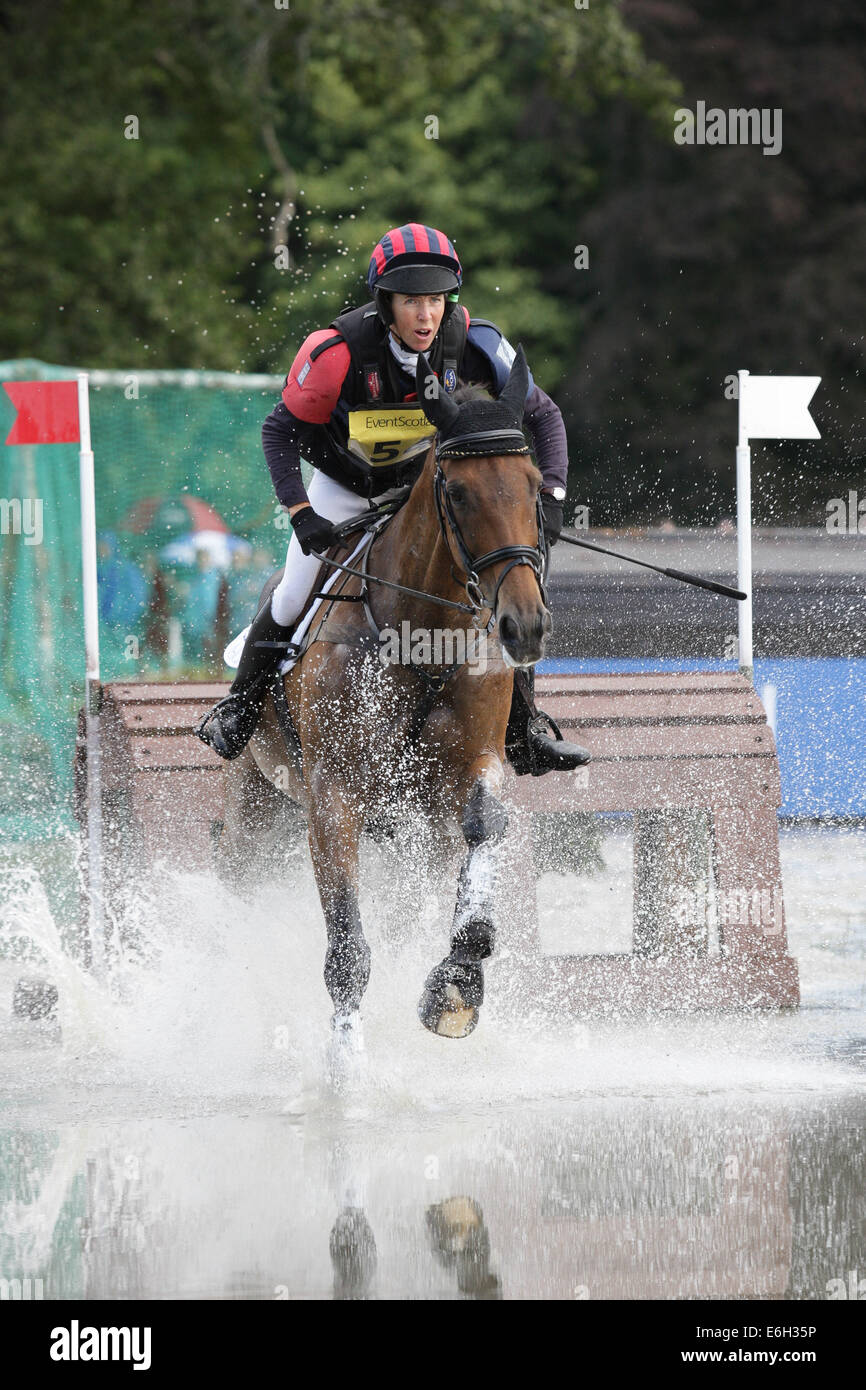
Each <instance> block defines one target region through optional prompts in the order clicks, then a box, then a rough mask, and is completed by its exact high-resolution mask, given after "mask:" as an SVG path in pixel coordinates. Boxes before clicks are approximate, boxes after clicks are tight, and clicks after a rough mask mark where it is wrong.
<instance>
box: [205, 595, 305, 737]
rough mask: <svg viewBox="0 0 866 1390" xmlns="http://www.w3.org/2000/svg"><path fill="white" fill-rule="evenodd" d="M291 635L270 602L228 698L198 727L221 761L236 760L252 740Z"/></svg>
mask: <svg viewBox="0 0 866 1390" xmlns="http://www.w3.org/2000/svg"><path fill="white" fill-rule="evenodd" d="M291 635H292V628H290V627H280V624H279V623H277V622H275V621H274V619H273V617H272V616H271V600H270V598H268V599H267V601H266V603H265V605H264V607H263V608H261V609H260V610H259V612H258V613H257V614H256V616H255V617H254V618H253V621H252V625H251V627H250V630H249V632H248V633H247V640H246V642H244V649H243V651H242V652H241V659H240V661H239V663H238V673H237V675H236V676H235V678H234V680H233V681H232V683H231V686H230V687H229V693H228V695H226V697H225V699H223V700H220V701H219V702H218V703H217V704H215V705H214V707H213V709H212V710H210V711H209V712H208V713H207V714H206V715H205V716H204V718H203V719H201V720H200V721H199V723H198V724H196V726H195V732H196V733H197V734H198V736H199V738H200V739H201V740H202V742H203V743H207V744H209V745H210V747H211V748H213V749H214V751H215V752H217V753H219V755H220V757H221V758H236V757H237V756H238V754H239V753H242V752H243V750H244V749H245V748H246V746H247V744H248V743H249V741H250V739H251V738H252V735H253V730H254V729H255V727H256V725H257V724H258V722H259V715H260V714H261V712H262V708H263V706H264V703H265V696H266V694H267V679H268V676H269V675H270V674H271V672H272V671H273V670H274V669H275V668H276V667H277V665H278V664H279V662H280V661H281V660H282V658H283V657H284V656H285V653H286V648H287V646H288V645H289V639H290V638H291Z"/></svg>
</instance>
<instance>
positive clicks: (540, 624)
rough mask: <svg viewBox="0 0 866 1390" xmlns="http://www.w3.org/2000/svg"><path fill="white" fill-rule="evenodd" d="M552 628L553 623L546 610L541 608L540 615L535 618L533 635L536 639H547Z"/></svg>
mask: <svg viewBox="0 0 866 1390" xmlns="http://www.w3.org/2000/svg"><path fill="white" fill-rule="evenodd" d="M552 627H553V621H552V619H551V617H550V613H549V612H548V610H547V609H546V608H542V610H541V612H540V613H537V614H536V616H535V635H536V637H547V636H548V635H549V633H550V630H551V628H552Z"/></svg>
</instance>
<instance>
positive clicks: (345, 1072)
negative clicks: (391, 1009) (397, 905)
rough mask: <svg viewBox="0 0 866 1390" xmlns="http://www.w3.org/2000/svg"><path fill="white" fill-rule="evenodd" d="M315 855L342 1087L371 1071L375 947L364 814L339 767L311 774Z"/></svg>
mask: <svg viewBox="0 0 866 1390" xmlns="http://www.w3.org/2000/svg"><path fill="white" fill-rule="evenodd" d="M309 785H310V792H311V797H310V813H309V838H310V853H311V855H312V860H313V868H314V871H315V875H316V884H317V886H318V889H319V898H320V901H321V903H322V909H323V911H324V914H325V928H326V931H327V936H328V949H327V953H326V955H325V984H326V986H327V989H328V993H329V994H330V996H331V1001H332V1003H333V1005H334V1016H333V1018H332V1019H331V1042H330V1047H329V1052H328V1072H329V1075H330V1079H331V1082H332V1084H333V1085H334V1086H336V1087H337V1088H340V1087H342V1086H345V1085H347V1084H350V1083H351V1082H352V1081H356V1080H359V1079H361V1078H362V1076H363V1074H364V1069H365V1052H364V1038H363V1031H362V1028H361V1015H360V1012H359V1010H360V1007H361V999H362V998H363V995H364V991H365V990H366V988H367V981H368V980H369V978H370V947H369V946H368V944H367V941H366V938H365V936H364V931H363V928H362V926H361V913H360V909H359V907H358V844H359V840H360V833H361V828H362V826H363V815H362V814H359V813H358V811H357V808H355V807H354V806H353V797H352V793H351V792H350V791H349V790H348V789H347V788H346V787H344V786H342V785H341V784H340V782H339V781H338V780H337V779H335V778H334V776H333V769H331V768H328V769H323V768H321V767H318V768H315V769H314V770H313V771H312V772H311V774H310V776H309Z"/></svg>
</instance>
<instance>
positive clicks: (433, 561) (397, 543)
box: [370, 448, 469, 628]
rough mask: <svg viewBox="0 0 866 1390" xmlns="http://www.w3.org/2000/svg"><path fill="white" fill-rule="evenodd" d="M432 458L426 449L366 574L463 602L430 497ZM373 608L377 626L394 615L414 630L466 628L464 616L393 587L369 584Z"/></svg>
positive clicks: (391, 619)
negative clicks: (418, 472)
mask: <svg viewBox="0 0 866 1390" xmlns="http://www.w3.org/2000/svg"><path fill="white" fill-rule="evenodd" d="M435 472H436V462H435V455H434V453H433V450H432V448H431V450H430V453H429V454H428V455H427V459H426V462H425V464H424V469H423V472H422V473H421V475H420V477H419V478H418V481H417V482H416V484H415V486H414V487H413V489H412V491H411V493H410V494H409V499H408V501H407V502H406V503H405V505H404V506H402V507H401V508H400V510H399V512H398V513H397V515H396V516H395V518H394V520H393V521H392V522H391V523H390V524H389V525H388V527H387V528H386V530H385V533H384V535H383V536H382V538H381V540H380V541H379V542H378V544H377V545H376V547H375V549H374V552H373V555H372V557H371V566H370V573H371V574H376V575H379V576H380V577H381V578H383V579H391V580H393V581H394V582H395V583H397V584H405V585H407V586H408V587H409V588H410V589H422V590H424V592H425V593H428V594H436V595H437V596H438V597H439V598H449V599H453V600H455V601H458V602H460V601H462V602H464V603H465V601H466V594H465V591H464V589H463V587H462V585H461V584H459V583H457V582H456V581H455V579H454V577H453V575H452V573H451V567H452V564H453V560H452V558H451V555H450V553H449V551H448V547H447V546H446V544H445V541H444V539H443V537H442V532H441V529H440V526H439V517H438V513H437V511H436V503H435V500H434V497H433V478H434V476H435ZM373 595H374V597H373V605H374V609H375V612H376V617H377V619H378V621H379V624H380V626H386V625H390V626H393V625H394V623H395V620H396V617H397V615H398V614H399V615H401V616H403V617H406V616H411V620H412V621H413V622H414V623H416V624H418V625H419V626H427V627H450V628H457V627H468V626H469V618H468V616H467V615H466V614H465V613H460V612H459V611H458V610H457V609H456V608H450V609H449V608H444V607H443V606H442V605H441V604H434V603H427V602H425V600H424V599H418V598H411V597H410V596H409V595H408V594H398V593H395V592H394V590H393V589H384V588H379V586H378V585H373Z"/></svg>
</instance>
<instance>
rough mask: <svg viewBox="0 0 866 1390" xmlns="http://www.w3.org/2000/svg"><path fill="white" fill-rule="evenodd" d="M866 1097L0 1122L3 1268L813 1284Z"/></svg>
mask: <svg viewBox="0 0 866 1390" xmlns="http://www.w3.org/2000/svg"><path fill="white" fill-rule="evenodd" d="M864 1118H866V1101H864V1099H863V1098H857V1097H848V1098H841V1097H840V1098H838V1099H837V1100H835V1101H832V1102H826V1101H824V1102H822V1101H812V1102H811V1103H809V1104H808V1105H806V1106H805V1107H804V1106H803V1105H800V1104H798V1105H796V1106H794V1105H792V1104H790V1103H789V1104H785V1103H779V1102H775V1103H774V1102H771V1101H762V1102H760V1103H755V1100H754V1097H752V1098H749V1099H748V1100H747V1099H746V1098H745V1097H744V1098H742V1100H741V1101H740V1102H738V1103H736V1104H728V1103H725V1104H720V1103H719V1102H718V1101H714V1100H712V1099H709V1098H707V1099H705V1100H703V1101H702V1100H701V1099H700V1098H697V1097H695V1098H692V1100H691V1102H690V1103H687V1104H683V1103H681V1102H671V1101H670V1100H661V1099H655V1100H648V1101H642V1100H637V1099H631V1100H627V1101H623V1100H621V1099H620V1100H619V1101H618V1102H616V1103H613V1102H605V1101H594V1102H590V1101H586V1100H585V1101H584V1102H583V1103H582V1105H581V1107H580V1113H579V1114H577V1115H576V1114H575V1113H574V1111H573V1110H571V1111H569V1110H568V1109H566V1108H565V1107H562V1108H560V1109H559V1111H558V1113H555V1112H554V1111H553V1110H552V1109H551V1107H550V1106H545V1108H544V1111H543V1112H542V1113H534V1114H532V1113H529V1114H527V1113H521V1114H509V1115H500V1116H498V1117H497V1118H496V1119H492V1118H491V1117H489V1116H487V1117H482V1116H480V1115H479V1116H476V1117H474V1118H471V1119H470V1118H464V1119H463V1120H461V1121H459V1122H454V1121H450V1120H449V1121H445V1122H443V1121H442V1120H441V1117H438V1118H437V1117H436V1116H431V1115H429V1114H428V1115H424V1114H416V1115H415V1116H413V1117H412V1118H411V1120H410V1119H409V1117H407V1116H406V1115H405V1114H402V1115H400V1116H398V1115H394V1114H392V1115H390V1116H389V1117H384V1116H382V1115H381V1114H379V1115H378V1116H377V1115H374V1114H373V1113H372V1111H371V1112H369V1113H368V1114H366V1115H364V1116H361V1115H355V1116H354V1117H353V1118H352V1119H351V1120H350V1121H348V1122H346V1121H345V1119H344V1122H343V1126H342V1128H343V1134H342V1135H341V1138H340V1140H339V1142H338V1143H335V1141H334V1139H333V1129H334V1128H335V1127H337V1128H339V1127H340V1126H335V1119H336V1117H335V1116H334V1115H332V1114H329V1113H326V1112H325V1111H324V1110H316V1109H315V1108H313V1109H312V1110H311V1111H310V1113H309V1114H307V1115H305V1116H304V1117H303V1118H300V1119H299V1117H292V1118H291V1119H288V1118H287V1117H285V1116H283V1117H275V1116H268V1115H265V1116H261V1115H258V1116H257V1115H250V1116H246V1117H241V1116H212V1117H203V1118H199V1119H197V1120H191V1121H184V1120H159V1119H150V1120H147V1121H130V1122H126V1123H121V1124H117V1125H113V1126H107V1127H102V1126H99V1127H93V1128H90V1127H88V1126H86V1125H84V1126H76V1125H72V1126H68V1127H65V1128H63V1129H62V1130H59V1131H56V1132H54V1133H51V1134H45V1133H31V1134H26V1135H23V1134H18V1135H14V1136H13V1135H10V1134H4V1135H2V1136H0V1151H2V1158H3V1166H2V1178H0V1230H2V1237H0V1278H3V1279H7V1280H10V1281H11V1280H15V1279H19V1280H25V1279H27V1278H30V1279H37V1278H41V1279H42V1280H43V1285H44V1297H45V1298H46V1299H52V1298H65V1297H84V1298H118V1297H120V1298H136V1297H137V1298H142V1297H143V1298H154V1297H155V1298H161V1297H169V1298H178V1297H179V1298H184V1297H242V1298H269V1299H270V1298H275V1297H289V1298H332V1297H333V1298H336V1299H368V1298H415V1299H417V1298H429V1299H453V1298H455V1297H466V1298H479V1299H497V1298H510V1299H513V1298H590V1299H607V1298H636V1299H641V1298H701V1297H706V1298H723V1299H737V1298H771V1299H772V1298H781V1299H785V1298H805V1299H823V1298H826V1297H828V1287H829V1286H830V1281H833V1280H839V1279H842V1280H847V1279H848V1276H849V1273H850V1271H851V1270H852V1269H859V1270H862V1269H864V1268H866V1249H864V1248H863V1243H862V1232H863V1230H864V1224H866V1196H864V1192H863V1185H862V1182H861V1181H860V1159H859V1153H860V1148H859V1145H860V1139H859V1135H860V1134H861V1133H862V1129H863V1122H864ZM359 1120H360V1121H361V1123H359ZM347 1135H348V1137H347ZM347 1175H348V1181H347ZM469 1193H472V1195H471V1196H470V1195H468V1194H469ZM335 1198H336V1201H335ZM335 1209H336V1210H337V1212H338V1215H337V1217H336V1219H335V1218H334V1211H335ZM374 1232H375V1234H374ZM10 1296H14V1288H13V1286H12V1285H10Z"/></svg>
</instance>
